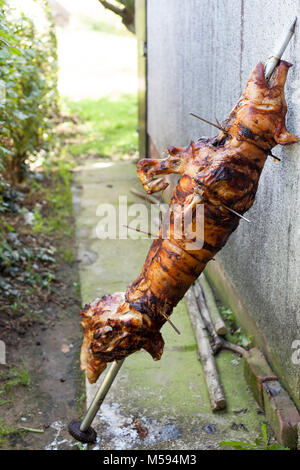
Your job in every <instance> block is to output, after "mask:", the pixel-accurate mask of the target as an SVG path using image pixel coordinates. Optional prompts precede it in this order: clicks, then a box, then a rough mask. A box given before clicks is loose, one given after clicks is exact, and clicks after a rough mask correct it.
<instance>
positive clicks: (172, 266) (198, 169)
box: [81, 61, 299, 383]
mask: <svg viewBox="0 0 300 470" xmlns="http://www.w3.org/2000/svg"><path fill="white" fill-rule="evenodd" d="M290 66H291V64H289V63H288V62H285V61H280V64H279V66H278V68H277V70H276V72H275V73H274V76H273V79H272V81H271V82H269V83H267V82H266V80H265V76H264V65H263V64H262V63H259V64H258V65H257V66H256V68H255V70H254V71H253V73H252V75H251V77H250V79H249V81H248V83H247V86H246V89H245V91H244V93H243V94H242V96H241V98H240V100H239V101H238V103H237V105H236V106H235V107H234V109H233V110H232V112H231V113H230V115H229V117H228V119H226V121H225V122H224V123H223V129H224V131H221V132H220V133H219V135H218V136H216V137H214V138H201V139H199V140H198V141H197V142H196V143H194V142H192V143H191V144H190V145H189V146H188V147H186V148H177V147H171V148H170V149H168V157H167V158H166V159H164V160H152V159H145V160H141V161H140V162H139V163H138V165H137V172H138V176H139V178H140V180H141V182H142V184H143V186H144V188H145V190H146V191H147V192H148V193H149V194H151V193H154V192H158V191H161V190H164V189H165V188H166V187H167V186H168V181H167V179H166V177H165V175H168V174H170V173H175V174H178V175H180V176H181V178H180V180H179V182H178V185H177V187H176V188H175V190H174V195H173V198H172V200H171V202H170V214H171V219H170V220H171V222H170V224H169V227H168V229H167V237H166V238H165V237H163V236H162V227H161V228H160V231H159V234H158V238H157V239H155V240H154V242H153V244H152V246H151V248H150V250H149V253H148V256H147V258H146V261H145V264H144V266H143V269H142V272H141V274H140V276H139V277H138V278H137V279H136V280H135V281H134V282H133V283H132V284H131V285H130V286H129V287H128V288H127V291H126V293H117V294H113V295H108V296H105V297H103V298H102V299H96V300H95V301H94V302H92V303H91V304H88V305H87V306H86V307H85V309H84V310H83V312H81V318H82V326H83V330H84V341H83V345H82V348H81V367H82V368H83V369H84V370H86V373H87V377H88V380H89V381H90V382H91V383H94V382H96V380H97V379H98V377H99V375H100V374H101V372H102V371H103V370H104V369H105V367H106V365H107V363H108V362H112V361H114V360H121V359H123V358H125V357H127V356H128V355H130V354H132V353H134V352H136V351H138V350H140V349H142V348H143V349H145V350H146V351H148V352H149V353H150V354H151V355H152V357H153V359H154V360H159V359H160V357H161V355H162V352H163V346H164V341H163V338H162V335H161V333H160V329H161V327H162V326H163V324H164V323H165V321H166V316H169V315H171V313H172V310H173V308H174V307H175V306H176V305H177V303H178V302H179V301H180V300H181V299H182V298H183V296H184V294H185V293H186V291H187V290H188V289H189V287H190V286H191V284H192V283H193V282H194V281H195V280H196V279H197V278H198V276H199V275H200V274H201V272H202V271H203V269H204V268H205V266H206V264H207V263H208V262H209V261H210V260H211V259H212V258H213V257H214V256H215V254H216V253H218V251H220V250H221V249H222V247H223V246H224V245H225V244H226V242H227V240H228V238H229V237H230V235H231V233H232V232H233V231H234V230H236V228H237V227H238V225H239V222H240V219H239V217H238V216H236V215H234V214H233V213H232V212H231V211H229V210H228V208H230V209H232V210H234V211H236V212H238V213H240V214H244V213H245V212H247V211H248V209H249V208H250V207H251V206H252V204H253V202H254V199H255V195H256V192H257V188H258V183H259V178H260V175H261V172H262V170H263V167H264V164H265V161H266V159H267V158H268V154H269V152H270V151H271V149H272V148H273V147H274V146H276V145H277V144H281V145H289V144H293V143H296V142H298V141H299V139H298V138H297V137H296V136H295V135H293V134H291V133H289V132H288V131H287V130H286V127H285V117H286V113H287V105H286V101H285V96H284V85H285V82H286V78H287V73H288V70H289V68H290ZM197 204H202V205H203V207H204V218H203V225H202V226H201V227H200V228H201V233H202V234H203V235H202V236H199V237H196V240H200V242H199V246H197V241H196V245H195V243H193V246H192V248H191V243H190V240H191V239H192V238H193V236H194V230H195V229H196V230H197V225H196V224H195V213H196V206H197ZM178 208H179V210H180V211H182V213H186V212H188V211H191V220H192V223H191V224H190V225H189V227H188V230H187V232H185V235H184V236H181V237H180V238H178V237H177V236H176V229H175V224H174V220H173V219H172V214H174V213H175V211H178ZM189 231H190V232H191V233H189Z"/></svg>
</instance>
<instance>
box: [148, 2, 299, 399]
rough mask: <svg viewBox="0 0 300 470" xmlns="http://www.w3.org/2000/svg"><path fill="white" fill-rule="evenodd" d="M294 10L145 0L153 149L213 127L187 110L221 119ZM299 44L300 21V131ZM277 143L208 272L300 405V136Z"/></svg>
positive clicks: (293, 114)
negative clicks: (297, 351) (298, 358)
mask: <svg viewBox="0 0 300 470" xmlns="http://www.w3.org/2000/svg"><path fill="white" fill-rule="evenodd" d="M297 13H298V16H299V17H300V5H299V1H298V0H284V1H282V0H268V1H264V0H244V1H243V0H213V1H212V0H148V86H149V88H148V133H149V135H150V137H151V139H152V144H154V146H155V147H156V149H157V150H158V151H159V152H161V151H162V150H163V149H164V148H166V147H167V146H169V145H179V146H183V145H186V144H187V143H188V142H189V141H190V140H191V139H197V138H198V137H200V136H202V135H207V136H211V135H214V134H215V132H214V130H213V128H211V127H209V126H207V125H205V124H202V123H201V122H200V121H197V120H196V119H194V118H192V117H190V116H189V112H190V111H194V112H196V113H199V114H200V115H201V116H203V117H206V118H207V119H210V120H214V118H215V116H216V117H217V118H218V119H219V120H222V119H224V118H225V117H226V116H227V115H228V113H229V112H230V110H231V108H232V107H233V105H234V104H235V102H236V101H237V99H238V98H239V95H240V93H241V91H242V89H243V88H244V86H245V83H246V81H247V79H248V76H249V74H250V72H251V71H252V69H253V68H254V66H255V65H256V63H257V62H258V61H260V60H265V59H266V58H267V57H268V56H269V55H270V54H271V52H272V49H273V47H274V43H275V41H276V39H278V36H279V37H280V36H281V34H282V30H283V29H284V26H285V25H287V24H289V23H290V22H291V21H292V20H293V18H294V16H295V14H297ZM299 27H300V26H298V29H299ZM299 51H300V34H299V31H297V32H296V35H295V38H294V39H293V40H292V42H291V44H290V46H289V48H288V50H287V52H286V54H285V56H284V58H285V59H286V60H290V61H291V62H292V63H293V64H294V67H293V68H292V69H291V71H290V73H289V78H288V82H287V87H286V96H287V102H288V106H289V113H288V119H287V123H288V129H289V130H290V131H291V132H295V133H296V134H298V135H300V56H299V54H300V52H299ZM152 148H153V145H152ZM274 153H275V154H276V155H277V156H278V157H280V158H282V163H274V161H273V160H272V159H269V160H268V162H267V163H266V166H265V169H264V172H263V175H262V178H261V182H260V188H259V191H258V194H257V198H256V202H255V204H254V206H253V208H252V209H251V210H250V211H249V212H248V216H247V217H248V218H250V219H251V221H252V223H251V224H247V223H244V222H241V223H240V227H239V229H238V230H237V232H236V233H235V234H234V235H233V236H232V237H231V239H230V241H229V243H228V244H227V246H226V247H225V248H224V249H223V251H222V253H221V254H220V255H219V257H218V260H219V262H220V265H219V264H216V265H215V266H214V267H213V268H210V275H211V276H212V278H213V279H214V281H215V282H216V284H218V286H219V289H218V292H219V293H221V295H222V296H223V298H224V299H225V300H228V298H229V300H228V303H229V304H230V305H231V306H233V307H235V306H237V305H240V306H241V305H242V307H241V308H240V310H243V312H247V313H246V314H245V316H247V315H248V319H247V320H245V317H244V315H243V316H242V317H243V318H242V320H241V322H242V323H243V324H244V326H245V327H246V329H248V331H249V332H251V331H252V332H256V337H257V338H258V340H257V341H258V343H259V345H260V346H261V347H262V348H263V349H264V351H265V353H266V354H267V355H268V357H269V359H270V362H271V363H272V365H273V367H274V368H275V370H276V371H277V372H278V373H279V374H280V377H281V379H282V381H283V383H284V384H285V386H286V388H287V389H288V390H289V391H290V393H291V395H292V396H293V398H294V400H295V401H296V402H297V404H298V406H300V365H295V364H293V363H292V360H291V356H292V342H293V341H294V340H297V339H298V340H300V152H299V144H296V145H294V146H291V147H289V148H280V147H277V148H276V150H275V152H274ZM210 265H212V263H210ZM220 273H221V274H220ZM225 279H226V281H225ZM222 283H223V286H222ZM226 283H227V284H226ZM220 286H221V287H220ZM222 291H223V294H222ZM228 292H231V293H234V294H232V295H230V296H229V295H226V294H228ZM234 297H235V300H233V298H234ZM230 299H231V300H230ZM237 299H238V300H237ZM237 308H238V307H237ZM235 313H238V314H239V313H240V312H237V311H236V312H235Z"/></svg>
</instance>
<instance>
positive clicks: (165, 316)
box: [160, 312, 181, 335]
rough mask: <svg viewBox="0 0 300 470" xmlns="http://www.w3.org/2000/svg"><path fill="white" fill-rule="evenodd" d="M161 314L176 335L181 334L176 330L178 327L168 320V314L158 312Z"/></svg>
mask: <svg viewBox="0 0 300 470" xmlns="http://www.w3.org/2000/svg"><path fill="white" fill-rule="evenodd" d="M160 313H161V315H162V316H163V317H164V318H165V319H166V320H167V322H168V323H169V324H170V325H171V327H172V328H173V329H174V330H175V331H176V333H177V334H178V335H181V333H180V331H179V330H178V328H177V327H176V326H175V325H174V323H173V322H172V321H171V320H170V318H169V317H168V315H166V314H165V313H164V312H160Z"/></svg>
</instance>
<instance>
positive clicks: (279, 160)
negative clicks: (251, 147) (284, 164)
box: [268, 150, 281, 162]
mask: <svg viewBox="0 0 300 470" xmlns="http://www.w3.org/2000/svg"><path fill="white" fill-rule="evenodd" d="M268 156H269V157H272V158H274V160H277V161H278V162H281V159H280V158H278V157H276V155H273V153H272V152H271V150H270V151H269V153H268Z"/></svg>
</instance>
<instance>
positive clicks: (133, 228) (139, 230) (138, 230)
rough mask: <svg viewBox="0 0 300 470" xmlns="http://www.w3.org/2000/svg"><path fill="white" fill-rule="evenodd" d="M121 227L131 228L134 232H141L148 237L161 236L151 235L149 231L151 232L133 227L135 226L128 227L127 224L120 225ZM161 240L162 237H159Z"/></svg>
mask: <svg viewBox="0 0 300 470" xmlns="http://www.w3.org/2000/svg"><path fill="white" fill-rule="evenodd" d="M122 227H125V228H128V229H129V230H133V231H134V232H138V233H143V234H145V235H148V237H150V238H158V239H159V238H161V237H157V236H156V235H153V233H151V232H144V230H141V229H139V228H135V227H130V226H129V225H122ZM161 240H163V239H162V238H161Z"/></svg>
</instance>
